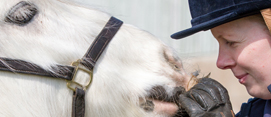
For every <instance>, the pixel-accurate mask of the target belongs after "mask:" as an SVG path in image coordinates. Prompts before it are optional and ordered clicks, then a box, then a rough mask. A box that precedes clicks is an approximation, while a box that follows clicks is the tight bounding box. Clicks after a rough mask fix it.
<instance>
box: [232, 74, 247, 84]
mask: <svg viewBox="0 0 271 117" xmlns="http://www.w3.org/2000/svg"><path fill="white" fill-rule="evenodd" d="M247 75H248V74H247V73H246V74H243V75H239V76H235V77H236V78H237V79H238V80H239V83H241V84H245V81H246V79H247Z"/></svg>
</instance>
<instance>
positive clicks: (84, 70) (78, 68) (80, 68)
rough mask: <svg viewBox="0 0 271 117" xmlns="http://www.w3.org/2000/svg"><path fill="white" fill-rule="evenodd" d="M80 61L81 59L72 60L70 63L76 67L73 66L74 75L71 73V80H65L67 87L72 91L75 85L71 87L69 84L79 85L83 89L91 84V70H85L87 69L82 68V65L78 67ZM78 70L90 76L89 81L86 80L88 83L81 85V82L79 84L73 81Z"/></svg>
mask: <svg viewBox="0 0 271 117" xmlns="http://www.w3.org/2000/svg"><path fill="white" fill-rule="evenodd" d="M80 61H81V59H78V60H77V61H75V62H72V64H71V65H72V66H74V67H76V68H75V72H74V75H73V77H72V80H71V81H68V80H67V87H68V88H69V89H71V90H73V91H75V87H72V86H71V84H75V85H77V86H80V87H81V88H82V89H83V90H84V91H86V89H87V88H88V87H89V85H90V84H91V82H92V78H93V70H87V69H84V68H82V67H79V64H80ZM79 70H81V71H83V72H85V73H87V74H89V76H90V79H89V81H88V83H87V85H86V86H84V85H82V84H80V83H78V82H76V81H74V79H75V77H76V74H77V72H78V71H79Z"/></svg>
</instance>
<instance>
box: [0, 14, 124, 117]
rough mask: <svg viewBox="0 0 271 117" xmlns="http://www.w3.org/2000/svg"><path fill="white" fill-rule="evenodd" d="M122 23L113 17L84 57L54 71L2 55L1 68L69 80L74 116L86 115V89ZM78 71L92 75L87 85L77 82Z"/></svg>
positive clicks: (59, 66) (55, 68)
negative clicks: (103, 53)
mask: <svg viewBox="0 0 271 117" xmlns="http://www.w3.org/2000/svg"><path fill="white" fill-rule="evenodd" d="M122 24H123V22H122V21H120V20H118V19H116V18H115V17H111V18H110V20H109V21H108V22H107V24H106V25H105V27H104V28H103V29H102V31H101V32H100V34H99V35H98V36H97V37H96V38H95V40H94V41H93V42H92V44H91V46H90V48H89V49H88V51H87V52H86V54H85V55H84V57H83V58H81V59H79V60H77V61H75V62H73V63H72V65H70V66H65V65H57V66H56V67H53V68H52V69H53V71H48V70H45V69H43V68H42V67H40V66H38V65H35V64H33V63H29V62H26V61H23V60H18V59H10V58H1V57H0V70H1V71H9V72H14V73H23V74H31V75H39V76H47V77H52V78H60V79H65V80H67V86H68V88H69V89H71V90H73V102H72V117H84V115H85V90H87V88H88V86H89V85H90V84H91V81H92V78H93V72H92V71H93V67H94V66H95V63H96V61H97V60H98V58H99V57H100V55H101V54H102V52H103V51H104V49H105V48H106V46H107V45H108V43H109V42H110V40H111V39H112V38H113V37H114V36H115V34H116V33H117V32H118V30H119V29H120V27H121V25H122ZM82 66H84V67H82ZM78 71H83V72H85V73H88V74H89V75H90V79H89V81H88V83H87V85H82V84H80V83H78V82H75V77H76V73H77V72H78ZM72 86H75V87H72Z"/></svg>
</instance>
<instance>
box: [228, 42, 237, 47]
mask: <svg viewBox="0 0 271 117" xmlns="http://www.w3.org/2000/svg"><path fill="white" fill-rule="evenodd" d="M235 43H236V42H231V41H227V42H226V44H227V45H229V46H234V44H235Z"/></svg>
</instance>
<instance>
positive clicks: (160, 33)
mask: <svg viewBox="0 0 271 117" xmlns="http://www.w3.org/2000/svg"><path fill="white" fill-rule="evenodd" d="M79 1H80V2H82V3H84V4H87V5H90V6H92V7H94V8H97V9H99V10H102V11H105V12H107V13H109V14H112V15H113V16H115V17H117V18H119V19H121V20H123V21H124V22H125V23H128V24H132V25H134V26H136V27H139V28H141V29H143V30H146V31H148V32H150V33H152V34H153V35H155V36H157V37H158V38H160V39H161V40H162V41H163V42H164V43H166V44H167V45H169V46H171V47H173V48H174V49H175V50H176V52H177V53H178V55H179V56H180V57H181V58H182V60H183V62H184V67H185V69H186V70H187V72H192V71H195V70H200V71H201V74H200V76H203V75H207V74H208V73H209V72H211V77H212V78H214V79H216V80H218V81H219V82H221V83H222V84H223V85H224V86H225V87H226V88H227V89H228V91H229V94H230V98H231V101H232V105H233V109H234V112H238V111H239V110H240V106H241V103H243V102H246V101H247V100H248V98H249V97H250V96H249V95H248V94H247V91H246V89H245V87H244V86H242V85H240V84H239V82H238V80H237V79H236V78H235V77H234V76H233V75H232V73H231V71H229V70H226V71H225V70H219V69H217V67H216V65H215V63H216V58H217V52H218V43H217V42H216V40H215V39H214V38H213V36H212V35H211V33H210V31H203V32H200V33H197V34H195V35H193V36H190V37H187V38H184V39H181V40H174V39H171V38H170V35H171V34H173V33H175V32H177V31H180V30H183V29H186V28H189V27H191V24H190V20H191V16H190V12H189V6H188V2H187V0H79Z"/></svg>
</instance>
